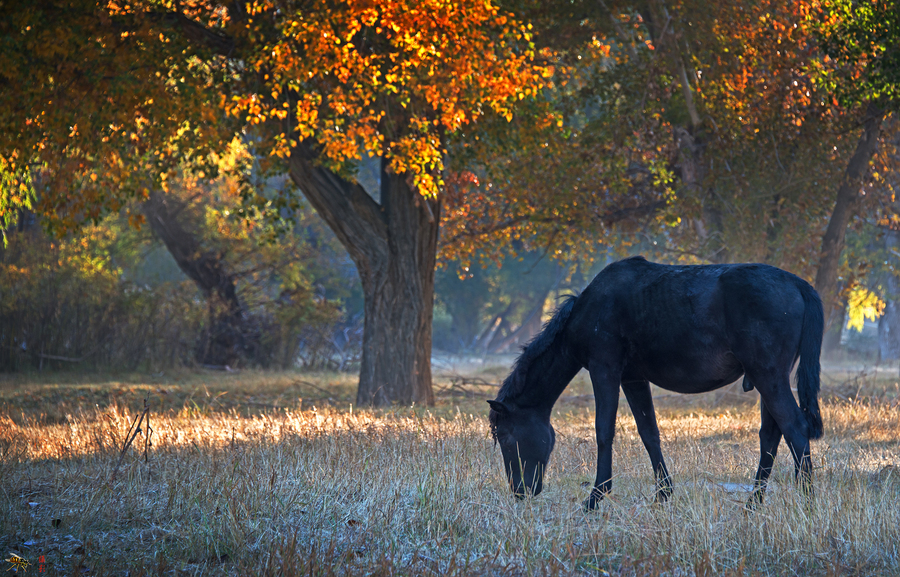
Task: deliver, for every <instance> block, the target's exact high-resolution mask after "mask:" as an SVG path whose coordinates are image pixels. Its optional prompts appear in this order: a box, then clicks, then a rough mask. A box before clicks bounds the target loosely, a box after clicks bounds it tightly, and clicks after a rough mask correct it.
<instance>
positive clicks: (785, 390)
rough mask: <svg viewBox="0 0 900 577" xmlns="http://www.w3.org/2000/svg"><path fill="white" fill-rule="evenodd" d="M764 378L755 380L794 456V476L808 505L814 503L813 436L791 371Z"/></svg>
mask: <svg viewBox="0 0 900 577" xmlns="http://www.w3.org/2000/svg"><path fill="white" fill-rule="evenodd" d="M762 382H763V380H762V379H759V378H755V377H754V379H753V383H754V385H755V386H756V387H757V389H758V390H759V393H760V395H761V396H762V400H763V403H764V404H765V406H766V409H767V410H768V411H769V413H770V414H771V416H772V417H773V418H774V420H775V422H776V423H777V425H778V428H779V429H781V433H782V435H783V436H784V440H785V442H786V443H787V446H788V448H789V449H790V450H791V456H793V457H794V476H795V477H796V479H797V483H798V485H799V487H800V492H801V493H802V494H803V496H804V498H805V500H806V502H807V504H809V503H811V502H812V497H813V485H812V460H811V456H810V451H809V435H808V433H807V424H806V417H805V416H804V415H803V412H802V411H801V410H800V407H799V406H798V405H797V401H796V400H795V399H794V395H793V394H792V393H791V382H790V375H789V373H787V374H785V375H784V376H783V377H779V378H777V379H771V380H768V381H767V382H766V385H765V386H763V385H762Z"/></svg>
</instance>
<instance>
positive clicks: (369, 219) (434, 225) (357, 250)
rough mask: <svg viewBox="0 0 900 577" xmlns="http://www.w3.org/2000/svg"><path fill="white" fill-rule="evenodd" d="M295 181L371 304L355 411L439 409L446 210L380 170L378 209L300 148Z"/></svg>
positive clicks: (359, 189) (294, 162)
mask: <svg viewBox="0 0 900 577" xmlns="http://www.w3.org/2000/svg"><path fill="white" fill-rule="evenodd" d="M289 168H290V175H291V178H292V179H293V181H294V183H295V184H296V185H297V186H298V187H299V188H300V190H301V191H302V192H303V194H304V195H305V196H306V198H307V199H308V200H309V201H310V203H311V204H312V205H313V207H314V208H315V209H316V211H317V212H318V213H319V215H320V216H321V217H322V218H323V219H324V220H325V222H326V223H327V224H328V225H329V226H330V227H331V229H332V230H333V231H334V232H335V234H336V236H337V237H338V239H339V240H340V241H341V243H342V244H343V245H344V247H345V248H346V249H347V252H349V253H350V257H351V258H352V259H353V261H354V263H356V268H357V271H358V272H359V276H360V280H361V281H362V287H363V294H364V298H365V315H366V318H365V328H364V330H363V351H362V366H361V368H360V375H359V391H358V392H357V397H356V400H357V403H358V404H360V405H376V406H384V405H390V404H392V403H402V404H411V403H418V404H423V405H432V404H434V393H433V390H432V383H431V324H432V322H431V321H432V309H433V305H434V267H435V261H436V255H437V240H438V229H439V225H440V202H439V201H436V200H428V199H425V198H423V197H422V196H421V195H419V194H418V193H417V192H416V191H415V190H413V189H412V187H411V186H410V185H409V184H408V182H407V180H406V178H405V175H397V174H390V173H388V172H387V170H386V168H387V167H386V164H385V163H384V162H383V163H382V171H381V191H380V192H381V194H380V199H379V201H377V202H376V200H375V199H373V198H372V197H371V196H370V195H369V194H368V193H367V192H366V191H365V190H364V189H363V188H362V187H361V186H360V185H359V184H356V183H352V182H349V181H347V180H344V179H343V178H341V177H339V176H337V175H336V174H334V173H333V172H331V171H329V170H326V169H324V168H322V167H320V166H317V165H316V163H315V152H314V151H313V150H312V149H311V148H310V147H308V146H306V145H304V144H301V145H299V146H297V147H296V148H294V149H293V150H292V151H291V159H290V166H289Z"/></svg>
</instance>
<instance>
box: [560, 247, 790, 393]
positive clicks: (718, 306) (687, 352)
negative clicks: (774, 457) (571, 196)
mask: <svg viewBox="0 0 900 577" xmlns="http://www.w3.org/2000/svg"><path fill="white" fill-rule="evenodd" d="M803 282H805V281H803V280H801V279H799V278H798V277H796V276H794V275H792V274H790V273H787V272H785V271H783V270H780V269H777V268H775V267H771V266H768V265H760V264H744V265H700V266H671V265H661V264H655V263H650V262H648V261H646V260H644V259H642V258H631V259H626V260H624V261H619V262H617V263H614V264H612V265H610V266H608V267H607V268H606V269H604V270H603V271H601V273H600V274H598V275H597V277H596V278H595V279H594V281H592V283H591V284H590V285H589V286H588V288H587V289H585V291H584V292H583V293H582V295H581V297H580V298H579V301H580V302H578V303H576V310H575V312H574V313H573V318H574V319H577V320H576V322H573V323H571V325H570V333H571V334H570V339H573V341H574V342H577V343H579V347H580V348H579V352H580V354H581V355H582V356H583V358H584V362H585V366H589V364H590V362H592V360H593V361H594V362H617V363H618V364H620V365H621V366H622V369H623V371H624V373H627V374H628V375H629V376H632V377H634V378H638V379H647V380H650V381H652V382H654V383H655V384H657V385H659V386H661V387H663V388H667V389H670V390H673V391H678V392H688V393H690V392H703V391H708V390H712V389H715V388H717V387H721V386H724V385H727V384H729V383H731V382H734V381H735V380H736V379H737V378H739V377H740V376H741V375H742V374H743V373H744V371H745V366H746V365H747V364H748V363H756V362H758V361H763V360H766V359H769V360H768V362H770V363H780V364H785V363H786V364H787V365H788V366H789V365H790V364H791V363H792V362H793V360H794V358H795V357H796V354H797V350H798V347H799V341H800V328H801V325H802V320H803V310H804V305H803V298H802V295H801V293H800V290H799V289H798V283H803ZM576 348H578V347H576ZM610 355H612V356H616V357H618V358H617V359H611V358H610ZM788 357H789V358H788ZM786 359H787V360H786ZM788 370H789V369H788Z"/></svg>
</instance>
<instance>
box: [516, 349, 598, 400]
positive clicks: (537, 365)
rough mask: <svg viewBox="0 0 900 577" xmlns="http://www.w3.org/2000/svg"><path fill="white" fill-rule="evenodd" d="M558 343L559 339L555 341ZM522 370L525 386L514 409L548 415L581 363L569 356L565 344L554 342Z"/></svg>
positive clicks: (579, 368) (517, 397) (517, 398)
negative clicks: (534, 410) (517, 406)
mask: <svg viewBox="0 0 900 577" xmlns="http://www.w3.org/2000/svg"><path fill="white" fill-rule="evenodd" d="M557 341H561V339H557ZM523 368H524V369H525V375H524V378H525V384H524V386H523V387H522V389H521V391H520V392H519V394H518V395H517V396H516V398H515V399H512V400H513V401H514V402H515V403H516V404H517V405H519V406H523V407H535V408H538V409H546V411H547V412H548V414H549V411H550V410H551V409H552V408H553V405H554V404H556V401H557V400H558V399H559V396H560V395H562V392H563V391H564V390H565V389H566V387H567V386H568V385H569V383H570V382H571V381H572V379H573V378H574V377H575V375H576V374H578V371H580V370H581V368H582V367H581V363H579V362H578V361H577V360H575V358H574V357H573V356H572V355H571V354H569V352H568V350H567V347H566V346H565V345H564V343H561V342H555V343H553V345H551V346H550V347H549V348H548V349H547V350H546V351H544V352H543V353H541V354H540V355H538V356H537V357H536V358H535V359H534V360H532V362H531V363H530V364H529V366H528V367H523Z"/></svg>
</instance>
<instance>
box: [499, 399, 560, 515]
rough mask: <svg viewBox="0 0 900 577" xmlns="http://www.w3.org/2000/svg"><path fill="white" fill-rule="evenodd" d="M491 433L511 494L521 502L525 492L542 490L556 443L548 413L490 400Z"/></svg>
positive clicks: (535, 493)
mask: <svg viewBox="0 0 900 577" xmlns="http://www.w3.org/2000/svg"><path fill="white" fill-rule="evenodd" d="M488 403H489V404H490V405H491V414H490V422H491V434H492V435H493V437H494V442H495V443H498V444H499V445H500V452H501V453H502V454H503V468H504V469H505V470H506V479H507V481H509V487H510V489H512V492H513V494H514V495H515V496H516V497H517V498H519V499H523V498H524V497H525V494H526V492H530V493H531V494H532V495H535V496H536V495H538V494H539V493H540V492H541V491H542V490H543V488H544V471H545V470H546V468H547V463H548V462H549V461H550V453H551V452H552V451H553V445H554V444H555V443H556V433H555V432H554V431H553V427H552V426H551V425H550V414H549V413H548V412H546V411H539V410H537V409H530V408H522V407H517V406H515V405H514V404H513V403H510V402H505V401H499V400H493V401H488Z"/></svg>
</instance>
